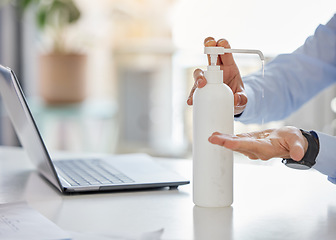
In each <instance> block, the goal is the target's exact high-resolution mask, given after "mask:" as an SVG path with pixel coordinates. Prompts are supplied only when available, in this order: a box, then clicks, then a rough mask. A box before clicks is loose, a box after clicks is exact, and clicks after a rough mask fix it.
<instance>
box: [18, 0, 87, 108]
mask: <svg viewBox="0 0 336 240" xmlns="http://www.w3.org/2000/svg"><path fill="white" fill-rule="evenodd" d="M21 6H22V8H23V9H24V10H26V9H27V8H29V7H33V9H34V11H35V16H36V23H37V27H38V29H39V30H40V31H41V33H42V34H43V35H42V36H43V37H44V39H47V40H49V41H48V42H49V49H48V51H47V53H43V54H41V55H40V57H39V91H40V94H41V97H42V98H43V99H44V101H45V102H46V103H47V104H53V105H55V104H67V103H76V102H81V101H82V100H84V98H85V72H86V55H85V54H82V53H80V52H79V51H76V50H75V49H71V48H69V46H68V44H67V38H66V37H67V31H68V30H69V27H71V25H73V24H74V23H76V22H77V21H78V20H79V19H80V16H81V14H80V11H79V9H78V7H77V6H76V4H75V2H74V1H73V0H22V1H21Z"/></svg>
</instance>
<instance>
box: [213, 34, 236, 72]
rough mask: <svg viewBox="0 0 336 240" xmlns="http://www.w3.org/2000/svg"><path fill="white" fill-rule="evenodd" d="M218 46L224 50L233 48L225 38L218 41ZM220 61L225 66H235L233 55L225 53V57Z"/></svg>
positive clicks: (221, 56) (221, 57)
mask: <svg viewBox="0 0 336 240" xmlns="http://www.w3.org/2000/svg"><path fill="white" fill-rule="evenodd" d="M217 46H218V47H224V48H231V46H230V44H229V42H228V41H227V40H226V39H223V38H222V39H219V40H218V41H217ZM220 59H221V62H222V63H223V65H226V66H229V65H232V64H235V61H234V59H233V56H232V53H225V54H223V55H220Z"/></svg>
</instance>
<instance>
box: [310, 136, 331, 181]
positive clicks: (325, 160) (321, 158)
mask: <svg viewBox="0 0 336 240" xmlns="http://www.w3.org/2000/svg"><path fill="white" fill-rule="evenodd" d="M316 133H317V135H318V137H319V142H320V151H319V154H318V155H317V158H316V164H315V165H314V166H313V168H314V169H316V170H317V171H319V172H320V173H322V174H325V175H327V176H328V180H329V181H330V182H332V183H335V184H336V161H335V154H336V151H335V145H334V144H335V137H333V136H330V135H327V134H324V133H321V132H316Z"/></svg>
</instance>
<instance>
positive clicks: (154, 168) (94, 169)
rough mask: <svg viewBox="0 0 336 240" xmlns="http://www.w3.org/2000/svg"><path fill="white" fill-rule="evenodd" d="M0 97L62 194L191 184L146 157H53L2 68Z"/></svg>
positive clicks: (19, 90)
mask: <svg viewBox="0 0 336 240" xmlns="http://www.w3.org/2000/svg"><path fill="white" fill-rule="evenodd" d="M0 95H1V97H2V100H3V103H4V106H5V108H6V110H7V112H8V115H9V118H10V119H11V121H12V123H13V126H14V129H15V132H16V133H17V136H18V138H19V140H20V142H21V144H22V146H23V148H24V149H25V150H26V152H27V154H28V157H29V158H30V160H31V161H32V162H33V164H34V165H35V166H36V168H37V170H38V172H39V173H40V174H41V175H42V176H43V177H44V178H45V179H47V180H48V181H49V182H50V183H51V184H52V185H54V186H55V187H56V188H57V189H58V190H59V191H61V192H62V193H71V192H100V191H113V190H128V189H145V188H161V187H170V188H177V187H178V186H179V185H183V184H189V183H190V181H189V180H186V179H184V178H182V177H181V176H179V175H178V174H177V173H175V172H173V171H170V170H168V169H166V168H164V167H163V166H161V165H159V163H157V162H155V161H154V160H153V159H151V157H150V156H148V155H145V154H135V155H133V154H128V155H107V154H106V156H104V157H99V158H98V157H88V156H84V157H74V158H71V159H64V158H60V159H57V158H55V157H51V154H50V152H49V151H48V149H47V147H46V145H45V144H44V141H43V139H42V136H41V134H40V132H39V130H38V128H37V125H36V122H35V120H34V118H33V115H32V113H31V111H30V109H29V106H28V103H27V100H26V98H25V96H24V93H23V91H22V88H21V86H20V84H19V82H18V80H17V78H16V76H15V74H14V72H13V71H12V70H11V69H10V68H7V67H4V66H1V65H0Z"/></svg>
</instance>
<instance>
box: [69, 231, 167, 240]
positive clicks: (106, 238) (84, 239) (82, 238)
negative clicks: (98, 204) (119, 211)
mask: <svg viewBox="0 0 336 240" xmlns="http://www.w3.org/2000/svg"><path fill="white" fill-rule="evenodd" d="M69 233H70V234H71V236H72V237H73V240H92V239H94V240H160V239H161V236H162V234H163V229H159V230H157V231H153V232H146V233H142V234H140V235H134V234H133V235H130V234H127V235H115V234H109V233H77V232H69Z"/></svg>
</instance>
